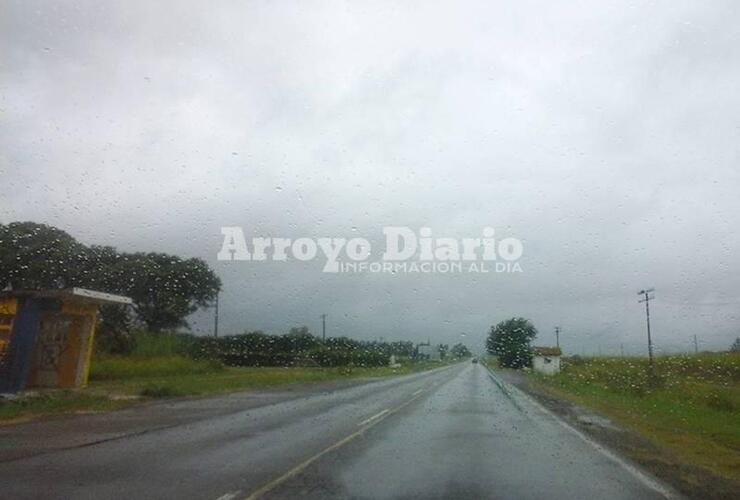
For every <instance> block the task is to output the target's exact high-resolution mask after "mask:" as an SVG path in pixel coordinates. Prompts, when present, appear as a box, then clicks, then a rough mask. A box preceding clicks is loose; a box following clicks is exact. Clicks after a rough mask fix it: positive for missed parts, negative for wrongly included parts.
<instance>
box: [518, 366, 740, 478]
mask: <svg viewBox="0 0 740 500" xmlns="http://www.w3.org/2000/svg"><path fill="white" fill-rule="evenodd" d="M649 373H650V372H649V370H648V364H647V360H646V359H644V358H629V357H628V358H612V357H595V358H580V357H572V358H568V359H565V360H564V362H563V371H562V372H561V373H560V374H558V375H556V376H553V377H545V376H539V375H532V376H531V380H532V382H533V383H534V384H535V385H536V386H537V387H539V388H542V389H544V390H546V391H547V392H550V393H551V394H553V395H555V396H559V397H563V398H565V399H568V400H570V401H572V402H574V403H576V404H579V405H582V406H586V407H590V408H593V409H595V410H597V411H598V412H600V413H602V414H604V415H606V416H608V417H610V418H612V419H613V420H614V421H616V422H618V423H620V424H621V425H622V426H624V427H626V428H628V429H631V430H633V431H636V432H637V433H638V434H640V435H642V436H643V437H646V438H647V439H649V440H650V441H652V442H654V443H655V444H657V445H659V446H661V447H663V448H664V449H667V450H669V451H670V452H671V453H672V454H674V455H675V456H676V457H677V458H678V459H680V460H682V461H684V462H686V463H690V464H694V465H699V466H701V467H705V468H707V469H709V470H711V471H712V472H713V473H715V474H717V475H719V476H721V477H724V478H727V479H731V480H740V355H737V354H730V353H718V354H709V353H706V354H699V355H680V356H664V357H658V358H656V369H655V375H654V376H652V377H651V376H649Z"/></svg>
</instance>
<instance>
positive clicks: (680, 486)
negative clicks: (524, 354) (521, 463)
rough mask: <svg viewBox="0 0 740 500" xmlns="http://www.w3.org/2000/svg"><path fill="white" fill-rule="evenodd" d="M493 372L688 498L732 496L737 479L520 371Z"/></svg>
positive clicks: (703, 499) (725, 499)
mask: <svg viewBox="0 0 740 500" xmlns="http://www.w3.org/2000/svg"><path fill="white" fill-rule="evenodd" d="M496 374H497V375H498V376H499V377H500V378H501V379H503V380H504V381H506V382H507V383H509V384H511V385H513V386H514V387H516V388H518V389H520V390H522V391H523V392H525V393H527V394H528V395H530V396H532V397H533V398H534V399H536V400H537V401H538V402H539V403H540V404H542V405H543V406H544V407H545V408H547V409H548V410H550V411H551V412H553V413H555V414H556V415H558V416H559V417H561V418H562V419H564V420H565V421H567V422H568V423H569V424H570V425H572V426H573V427H575V428H577V429H578V430H580V431H581V432H583V433H585V434H587V435H588V436H590V437H591V438H593V439H594V440H596V441H598V442H599V443H601V444H603V445H604V446H607V447H609V448H611V449H612V450H615V451H617V452H618V453H620V454H621V455H623V456H626V457H629V458H630V459H631V460H632V461H634V462H635V463H637V464H639V465H640V466H641V467H642V468H644V469H645V470H647V471H649V472H650V473H652V474H653V475H654V476H655V477H657V478H659V479H660V480H662V481H663V482H665V483H666V484H669V485H671V486H672V487H673V488H675V489H676V490H677V491H679V492H680V493H682V494H683V495H686V496H687V497H688V498H692V499H697V500H699V499H701V500H715V499H716V500H736V499H737V498H738V492H740V483H739V482H737V481H732V480H730V479H726V478H723V477H720V476H718V475H716V474H714V473H713V472H711V471H709V470H707V469H705V468H703V467H699V466H696V465H692V464H688V463H685V462H681V461H679V460H678V459H677V458H676V457H675V455H674V454H672V453H671V452H670V451H669V450H666V449H664V448H662V447H660V446H659V445H657V444H656V443H654V442H652V441H650V440H648V439H646V438H644V437H642V436H641V435H639V434H637V433H635V432H632V431H630V430H627V429H624V428H622V427H620V426H619V425H618V424H616V423H615V422H613V421H612V420H610V419H609V418H607V417H605V416H603V415H599V414H597V413H595V412H594V411H592V410H590V409H587V408H584V407H581V406H578V405H576V404H574V403H572V402H570V401H568V400H566V399H563V398H560V397H558V396H556V395H555V394H553V393H552V392H549V391H548V390H547V388H545V387H542V386H540V385H537V384H535V383H532V381H531V380H530V379H529V378H528V377H527V376H526V375H525V374H524V373H521V372H517V371H512V370H497V371H496Z"/></svg>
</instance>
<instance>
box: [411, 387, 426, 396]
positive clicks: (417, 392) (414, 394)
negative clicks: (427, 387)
mask: <svg viewBox="0 0 740 500" xmlns="http://www.w3.org/2000/svg"><path fill="white" fill-rule="evenodd" d="M423 390H424V389H419V390H418V391H416V392H415V393H413V394H412V396H416V395H417V394H419V393H420V392H421V391H423Z"/></svg>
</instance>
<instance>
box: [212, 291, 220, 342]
mask: <svg viewBox="0 0 740 500" xmlns="http://www.w3.org/2000/svg"><path fill="white" fill-rule="evenodd" d="M219 295H221V292H220V291H219V292H217V293H216V314H215V315H214V318H213V336H214V337H218V296H219Z"/></svg>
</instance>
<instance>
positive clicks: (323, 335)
mask: <svg viewBox="0 0 740 500" xmlns="http://www.w3.org/2000/svg"><path fill="white" fill-rule="evenodd" d="M321 340H322V341H325V340H326V314H322V315H321Z"/></svg>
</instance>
